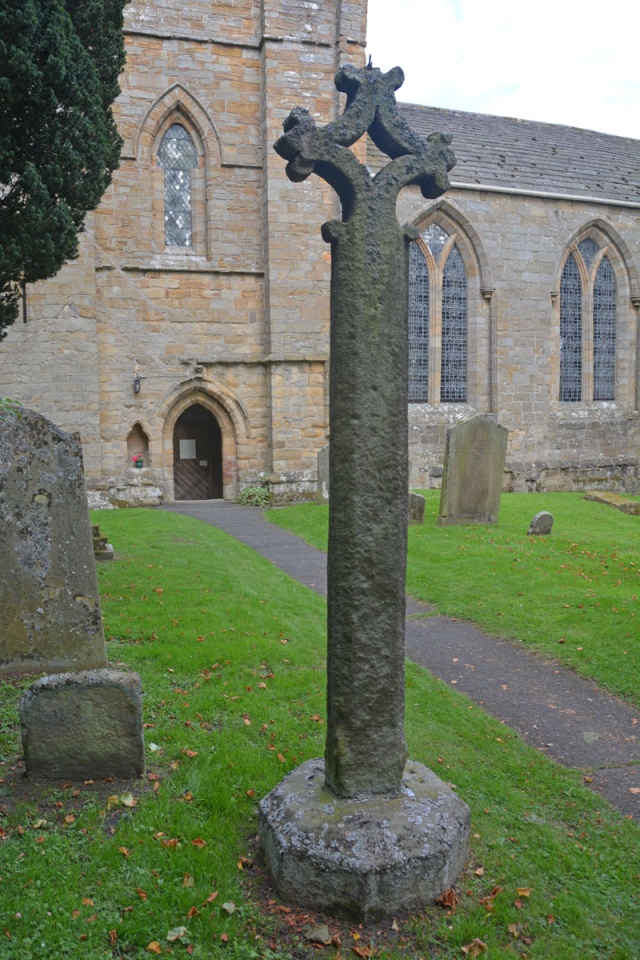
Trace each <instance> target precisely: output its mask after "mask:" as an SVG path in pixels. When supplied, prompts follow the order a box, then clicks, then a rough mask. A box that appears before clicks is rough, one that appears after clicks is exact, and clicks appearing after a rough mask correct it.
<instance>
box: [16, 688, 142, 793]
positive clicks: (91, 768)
mask: <svg viewBox="0 0 640 960" xmlns="http://www.w3.org/2000/svg"><path fill="white" fill-rule="evenodd" d="M18 710H19V713H20V725H21V730H22V745H23V748H24V757H25V763H26V768H27V774H28V775H29V776H30V777H42V778H46V779H49V780H67V779H68V780H102V779H103V778H104V777H117V778H119V779H127V778H129V777H139V776H142V774H143V773H144V734H143V727H142V687H141V684H140V677H139V676H138V674H137V673H121V672H119V671H116V670H87V671H82V672H80V673H67V674H58V675H57V676H50V677H41V678H40V679H39V680H36V682H35V683H33V684H32V685H31V686H30V687H29V689H28V690H27V691H26V692H25V693H24V694H23V695H22V697H21V699H20V703H19V705H18Z"/></svg>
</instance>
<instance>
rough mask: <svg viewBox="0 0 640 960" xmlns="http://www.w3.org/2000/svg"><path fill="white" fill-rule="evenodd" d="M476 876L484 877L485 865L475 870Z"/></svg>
mask: <svg viewBox="0 0 640 960" xmlns="http://www.w3.org/2000/svg"><path fill="white" fill-rule="evenodd" d="M473 872H474V873H475V875H476V877H484V867H478V868H477V870H474V871H473Z"/></svg>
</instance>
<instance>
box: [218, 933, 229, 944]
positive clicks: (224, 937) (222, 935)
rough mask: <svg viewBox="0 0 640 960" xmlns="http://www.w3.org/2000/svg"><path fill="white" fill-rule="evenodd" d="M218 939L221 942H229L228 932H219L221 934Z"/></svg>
mask: <svg viewBox="0 0 640 960" xmlns="http://www.w3.org/2000/svg"><path fill="white" fill-rule="evenodd" d="M220 939H221V940H222V942H223V943H228V942H229V934H228V933H221V934H220Z"/></svg>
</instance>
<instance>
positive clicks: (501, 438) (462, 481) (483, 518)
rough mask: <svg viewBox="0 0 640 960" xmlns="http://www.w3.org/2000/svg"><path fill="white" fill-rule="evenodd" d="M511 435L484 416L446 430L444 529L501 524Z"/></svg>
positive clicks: (440, 521) (442, 510)
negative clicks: (502, 494)
mask: <svg viewBox="0 0 640 960" xmlns="http://www.w3.org/2000/svg"><path fill="white" fill-rule="evenodd" d="M508 436H509V432H508V430H507V429H506V428H505V427H501V426H500V424H498V423H496V422H495V420H493V419H492V418H491V417H485V416H482V415H480V416H477V417H471V418H470V419H469V420H463V421H462V423H458V424H456V426H455V427H451V428H450V429H449V430H447V440H446V446H445V453H444V468H443V475H442V490H441V493H440V511H439V513H440V515H439V517H438V523H439V524H440V525H441V526H444V525H447V524H457V523H497V522H498V513H499V512H500V495H501V492H502V482H503V478H504V460H505V456H506V452H507V438H508Z"/></svg>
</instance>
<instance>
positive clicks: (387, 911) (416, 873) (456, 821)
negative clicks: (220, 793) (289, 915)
mask: <svg viewBox="0 0 640 960" xmlns="http://www.w3.org/2000/svg"><path fill="white" fill-rule="evenodd" d="M259 819H260V836H261V840H262V845H263V848H264V852H265V858H266V861H267V866H268V869H269V873H270V875H271V879H272V880H273V883H274V886H275V888H276V890H277V892H278V894H279V895H280V897H281V898H282V899H283V900H285V901H288V902H289V903H295V904H298V905H300V906H308V907H312V908H313V909H315V910H319V911H322V912H323V913H331V914H335V915H343V916H344V915H346V916H350V917H354V918H356V919H357V920H361V921H368V920H372V919H378V918H381V917H384V916H390V915H393V914H397V913H401V912H404V911H412V910H420V909H421V908H422V907H424V906H426V905H427V904H428V903H430V902H431V901H432V900H433V899H434V898H435V897H437V896H438V895H439V894H441V893H442V892H443V891H444V890H447V889H448V888H449V887H451V886H452V885H453V883H454V882H455V880H456V878H457V876H458V874H459V873H460V871H461V870H462V868H463V866H464V862H465V859H466V856H467V851H468V843H469V831H470V827H471V813H470V810H469V808H468V806H467V805H466V803H464V802H463V801H462V800H461V799H460V798H459V797H457V796H456V795H455V793H453V791H452V790H451V789H450V788H449V787H448V786H447V785H446V784H445V783H443V782H442V780H440V779H439V778H438V777H436V775H435V774H434V773H432V772H431V770H429V769H427V767H425V766H423V765H422V764H421V763H416V762H414V761H412V760H409V761H408V762H407V764H406V766H405V770H404V775H403V780H402V793H401V795H400V796H397V797H388V796H373V797H368V798H365V799H340V798H338V797H336V796H334V794H333V793H331V792H330V791H329V790H328V789H327V788H326V787H325V783H324V762H323V761H322V760H308V761H307V762H306V763H303V764H301V766H299V767H297V768H296V769H295V770H294V771H293V772H292V773H290V774H289V776H288V777H285V779H284V780H283V781H282V782H281V783H279V784H278V786H277V787H275V789H273V790H272V791H271V793H270V794H268V796H266V797H265V798H264V800H262V801H261V802H260V805H259Z"/></svg>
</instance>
